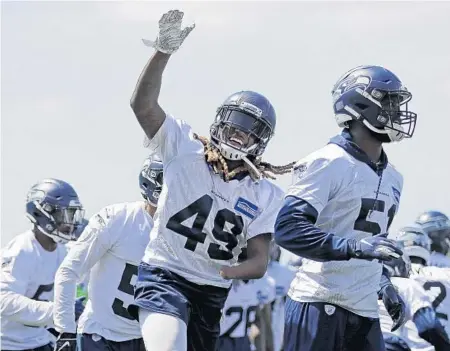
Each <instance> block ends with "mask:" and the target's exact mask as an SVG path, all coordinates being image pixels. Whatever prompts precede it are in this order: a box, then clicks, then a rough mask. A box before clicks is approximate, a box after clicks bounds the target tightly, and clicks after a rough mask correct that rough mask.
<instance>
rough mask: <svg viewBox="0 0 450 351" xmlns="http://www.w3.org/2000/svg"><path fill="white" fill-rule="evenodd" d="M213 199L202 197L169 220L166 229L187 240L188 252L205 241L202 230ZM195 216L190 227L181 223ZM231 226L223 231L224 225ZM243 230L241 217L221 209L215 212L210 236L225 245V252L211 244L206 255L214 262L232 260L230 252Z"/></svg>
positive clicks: (185, 246)
mask: <svg viewBox="0 0 450 351" xmlns="http://www.w3.org/2000/svg"><path fill="white" fill-rule="evenodd" d="M212 205H213V199H212V198H211V196H209V195H203V196H202V197H201V198H199V199H198V200H196V201H194V202H193V203H191V204H190V205H189V206H187V207H185V208H184V209H182V210H181V211H179V212H177V213H175V214H174V215H173V216H172V217H170V218H169V221H168V222H167V225H166V227H167V228H168V229H170V230H172V231H174V232H175V233H177V234H180V235H183V236H184V237H186V238H187V240H186V244H185V245H184V248H185V249H187V250H190V251H195V249H196V247H197V244H198V243H201V244H203V243H204V242H205V239H206V233H204V232H203V229H204V227H205V224H206V220H207V219H208V216H209V214H210V212H211V209H212ZM193 216H195V219H194V222H193V224H192V227H187V226H185V225H183V224H182V223H183V222H184V221H185V220H187V219H189V218H191V217H193ZM226 223H229V224H231V225H232V228H231V230H230V231H227V230H225V224H226ZM243 229H244V221H243V220H242V217H241V216H239V215H236V214H235V213H234V212H233V211H230V210H229V209H226V208H224V209H222V210H220V211H218V212H217V214H216V216H215V218H214V228H213V229H212V235H213V236H214V238H215V239H216V240H218V241H221V242H223V243H225V244H226V245H225V250H223V249H222V248H221V247H220V245H218V244H215V243H211V244H210V245H209V247H208V255H209V257H210V258H211V259H214V260H230V259H232V258H233V253H232V250H233V249H234V248H235V247H236V246H237V244H238V240H237V236H238V235H240V234H242V231H243Z"/></svg>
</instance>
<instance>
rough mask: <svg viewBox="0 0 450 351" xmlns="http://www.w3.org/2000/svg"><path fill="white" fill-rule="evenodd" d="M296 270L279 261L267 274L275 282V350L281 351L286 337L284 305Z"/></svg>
mask: <svg viewBox="0 0 450 351" xmlns="http://www.w3.org/2000/svg"><path fill="white" fill-rule="evenodd" d="M295 271H296V270H295V269H294V268H292V267H288V266H283V265H281V264H280V263H279V262H277V261H271V262H270V263H269V266H268V268H267V274H268V276H269V277H271V278H272V279H273V280H274V282H275V300H274V302H273V308H272V333H273V349H274V351H280V350H281V347H282V346H283V336H284V303H285V298H286V296H287V293H288V291H289V286H290V285H291V282H292V279H294V277H295Z"/></svg>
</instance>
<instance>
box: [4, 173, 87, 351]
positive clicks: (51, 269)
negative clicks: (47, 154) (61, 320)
mask: <svg viewBox="0 0 450 351" xmlns="http://www.w3.org/2000/svg"><path fill="white" fill-rule="evenodd" d="M26 215H27V217H28V218H29V219H30V220H31V222H32V225H33V227H32V229H31V230H29V231H26V232H25V233H23V234H20V235H18V236H16V237H15V238H14V239H13V240H11V241H10V242H9V243H8V244H7V245H6V247H5V248H3V249H2V251H1V261H2V271H1V283H0V287H1V292H0V312H1V349H2V350H4V351H6V350H36V351H51V350H53V347H52V345H51V343H52V341H53V340H54V337H53V335H51V334H50V333H49V331H47V328H49V329H50V328H52V326H53V302H51V301H53V284H54V281H55V274H56V270H57V269H58V267H59V265H60V264H61V262H62V260H63V258H64V256H65V255H66V248H65V245H63V244H65V243H67V242H68V241H69V240H74V233H75V232H76V230H77V227H78V226H79V225H80V224H81V221H82V219H83V216H84V210H83V207H82V205H81V203H80V200H79V198H78V195H77V193H76V192H75V190H74V189H73V187H72V186H71V185H70V184H68V183H66V182H64V181H62V180H58V179H44V180H41V181H40V182H38V183H36V184H35V185H33V187H32V188H31V189H30V191H29V192H28V195H27V202H26ZM73 302H74V301H72V303H73ZM71 307H72V308H73V306H71ZM82 310H83V305H82V299H80V300H77V302H76V303H75V311H76V315H75V316H76V317H74V316H72V319H73V322H74V323H75V320H76V319H77V318H78V316H79V315H80V314H81V312H82Z"/></svg>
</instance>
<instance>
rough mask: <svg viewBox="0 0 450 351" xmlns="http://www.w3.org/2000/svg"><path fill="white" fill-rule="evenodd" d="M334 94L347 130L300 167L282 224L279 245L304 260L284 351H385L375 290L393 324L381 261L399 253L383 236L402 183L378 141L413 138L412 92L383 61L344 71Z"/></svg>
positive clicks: (393, 303) (289, 307)
mask: <svg viewBox="0 0 450 351" xmlns="http://www.w3.org/2000/svg"><path fill="white" fill-rule="evenodd" d="M332 95H333V106H334V112H335V118H336V121H337V123H338V125H339V127H341V128H343V131H342V133H341V134H340V135H338V136H336V137H334V138H332V139H331V140H330V142H329V143H328V144H327V145H326V146H324V147H322V148H321V149H319V150H317V151H316V152H313V153H312V154H310V155H309V156H307V157H306V158H304V159H303V160H301V161H299V162H298V163H297V165H296V166H295V167H294V184H293V185H292V186H291V187H290V189H289V191H288V193H287V195H286V198H285V204H284V207H283V208H282V210H281V211H280V214H279V215H278V218H277V223H276V230H275V240H276V242H277V243H278V245H280V246H281V247H283V248H285V249H286V250H289V251H291V252H292V253H294V254H296V255H298V256H301V257H303V258H304V260H303V261H302V263H303V264H302V266H301V267H300V268H299V270H298V272H297V276H296V278H295V279H294V280H293V282H292V284H291V289H290V292H289V297H290V298H289V299H288V301H287V303H286V326H285V334H284V341H285V346H284V350H285V351H291V350H302V351H312V350H321V351H330V350H341V349H344V348H345V349H351V350H359V351H369V350H374V351H375V350H376V351H382V350H384V346H383V337H382V334H381V330H380V325H379V321H378V305H377V300H378V296H377V293H380V295H385V294H389V299H387V298H386V296H385V298H384V301H389V306H387V310H388V311H389V313H390V314H391V316H392V317H393V319H394V320H395V321H396V322H397V323H396V327H398V326H399V325H400V324H401V322H402V312H401V311H402V304H401V302H400V301H399V300H398V296H397V294H395V290H394V289H391V288H388V287H392V285H391V284H390V282H389V280H388V278H387V277H385V276H384V277H383V279H382V265H381V264H380V262H378V261H377V260H389V259H392V258H397V257H399V255H401V253H402V251H401V250H400V249H399V248H398V247H397V246H396V244H395V242H393V241H391V240H388V239H386V238H384V236H385V234H386V233H387V232H388V230H389V226H390V224H391V222H392V220H393V218H394V215H395V214H396V212H397V210H398V205H399V200H400V194H401V192H402V186H403V179H402V176H401V175H400V173H399V172H398V171H397V170H396V169H395V168H394V167H392V166H391V165H390V163H388V159H387V156H386V154H385V152H384V151H383V147H382V145H383V143H388V142H391V141H400V140H402V139H403V138H405V137H411V136H412V135H413V132H414V127H415V122H416V114H415V113H413V112H411V111H409V110H408V104H407V103H408V101H410V100H411V97H412V95H411V93H409V92H408V91H407V90H406V88H405V87H404V86H403V84H402V83H401V81H400V80H399V79H398V77H397V76H396V75H394V74H393V73H392V72H390V71H389V70H387V69H385V68H382V67H379V66H360V67H357V68H354V69H352V70H350V71H348V72H347V73H345V74H344V75H343V76H342V77H341V78H340V79H339V80H338V82H337V83H336V85H335V86H334V88H333V90H332ZM381 280H382V284H381V286H382V289H381V290H380V281H381ZM350 330H353V331H354V332H352V333H350ZM356 330H357V331H356Z"/></svg>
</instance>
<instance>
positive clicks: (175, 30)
mask: <svg viewBox="0 0 450 351" xmlns="http://www.w3.org/2000/svg"><path fill="white" fill-rule="evenodd" d="M183 15H184V14H183V12H181V11H177V10H174V11H169V12H167V13H165V14H164V15H163V16H162V17H161V19H160V20H159V34H158V37H157V38H156V40H155V41H150V40H145V39H144V40H143V42H144V44H145V45H146V46H150V47H153V48H154V49H155V50H156V52H155V53H154V54H153V56H152V57H151V58H150V60H149V61H148V63H147V64H146V65H145V67H144V69H143V71H142V73H141V75H140V77H139V80H138V82H137V84H136V88H135V89H134V92H133V96H132V97H131V101H130V105H131V108H132V109H133V112H134V114H135V115H136V118H137V120H138V122H139V124H140V125H141V127H142V129H143V130H144V132H145V134H146V135H147V137H148V138H149V139H152V138H153V137H154V136H155V134H156V132H157V131H158V130H159V128H160V127H161V125H162V124H163V123H164V120H165V117H166V114H165V112H164V110H163V109H162V108H161V106H160V105H159V103H158V98H159V92H160V91H161V81H162V74H163V72H164V69H165V68H166V65H167V62H168V61H169V58H170V55H171V54H173V53H174V52H175V51H177V50H178V49H179V48H180V46H181V44H182V43H183V41H184V39H185V38H186V37H187V36H188V34H189V33H190V32H191V31H192V29H194V27H195V26H194V25H191V26H188V27H186V28H184V29H183V30H181V21H182V19H183Z"/></svg>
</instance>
